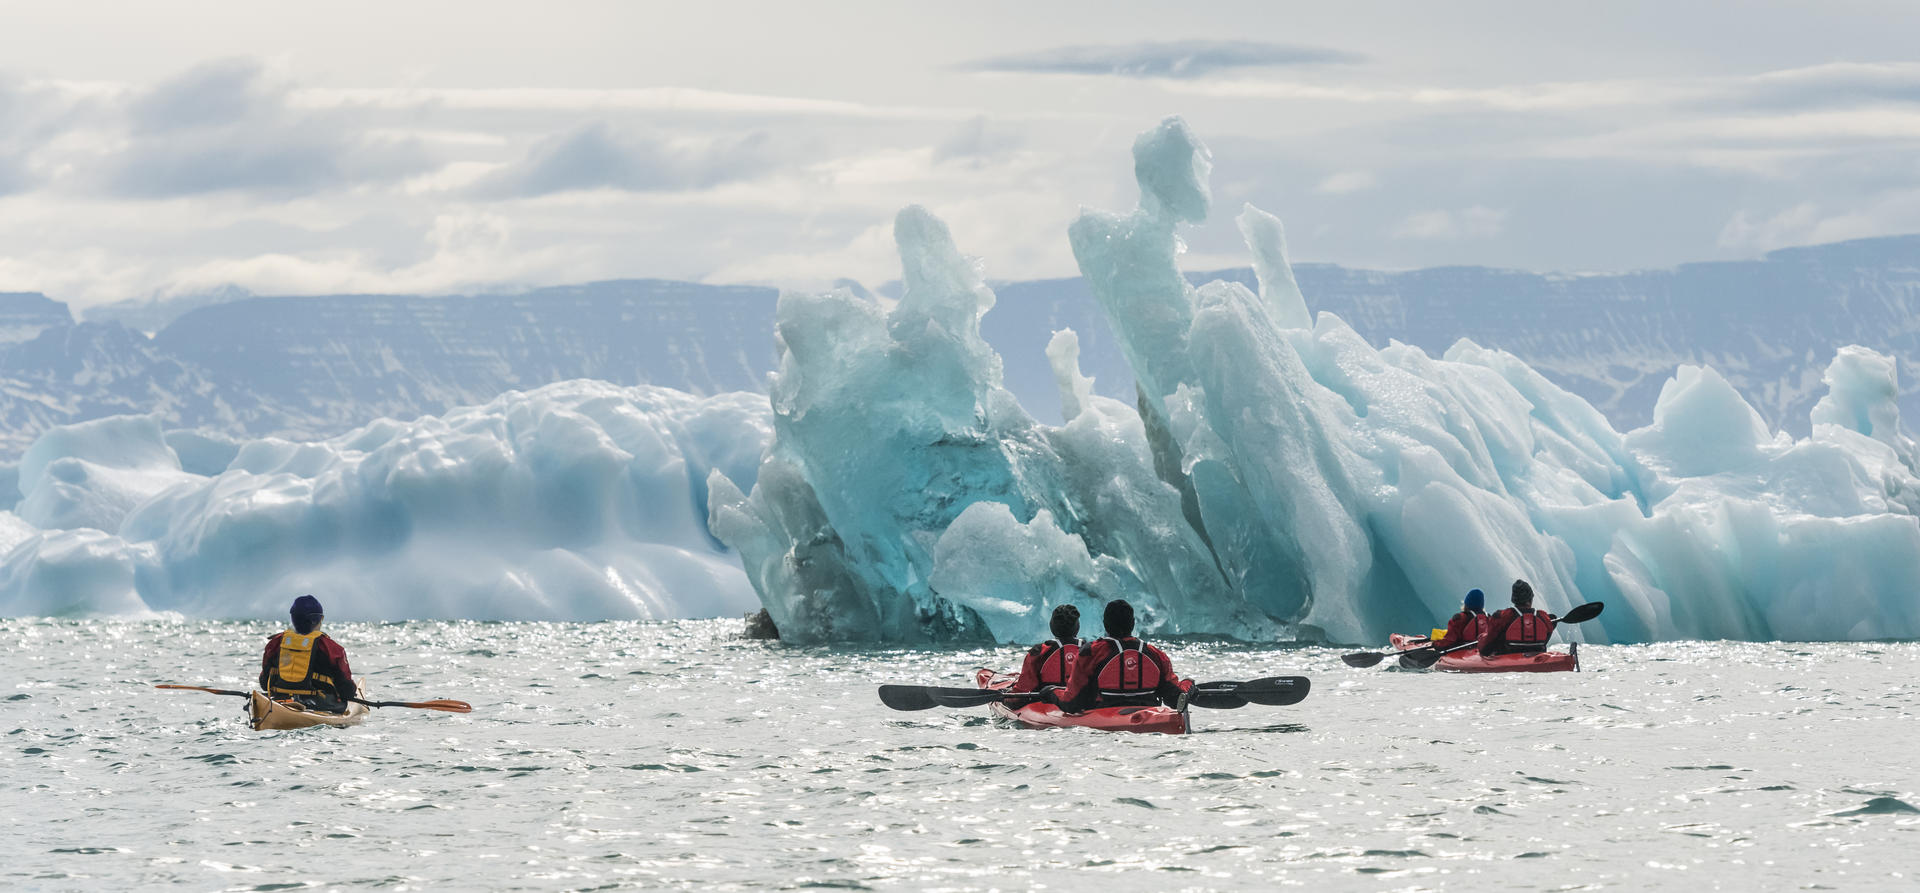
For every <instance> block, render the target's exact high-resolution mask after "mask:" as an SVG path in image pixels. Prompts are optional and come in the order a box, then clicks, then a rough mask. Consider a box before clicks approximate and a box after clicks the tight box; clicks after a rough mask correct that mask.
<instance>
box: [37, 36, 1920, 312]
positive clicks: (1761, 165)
mask: <svg viewBox="0 0 1920 893" xmlns="http://www.w3.org/2000/svg"><path fill="white" fill-rule="evenodd" d="M1186 6H1198V5H1176V4H1166V3H1132V2H1114V3H1082V2H1054V3H1046V4H1034V3H1025V2H1023V3H1000V2H969V3H965V4H947V5H944V6H941V7H935V6H932V5H930V4H920V3H897V2H880V3H865V2H835V3H832V4H797V3H790V2H782V3H731V2H703V3H699V4H680V3H676V4H664V3H645V2H618V3H595V2H563V3H556V4H527V3H494V2H486V0H464V2H458V3H441V2H418V0H412V2H407V3H392V2H380V3H363V2H352V0H347V2H332V3H326V4H303V5H293V4H261V3H212V2H172V3H167V4H147V3H133V2H125V3H115V4H105V3H94V2H85V0H77V2H63V3H59V4H52V3H42V4H35V5H25V4H16V3H8V5H7V8H6V11H5V13H4V15H5V19H6V27H5V28H0V290H21V291H40V292H45V293H47V294H48V295H50V296H52V297H54V298H57V299H60V300H64V301H68V302H70V303H72V304H75V305H77V306H85V305H90V304H96V303H104V302H110V301H118V300H128V299H134V300H144V299H150V298H155V297H162V298H164V297H172V296H185V295H194V294H201V293H207V292H212V291H217V290H222V289H227V288H232V287H238V288H243V289H247V290H249V291H252V292H255V293H260V294H325V293H341V292H386V293H429V294H449V293H464V292H475V291H492V290H502V289H516V288H523V287H528V286H539V285H552V284H561V283H570V282H583V281H590V280H597V279H608V278H620V277H659V278H670V279H686V280H694V281H703V282H714V283H757V284H771V285H777V286H782V287H789V288H815V287H823V286H824V285H826V284H827V283H831V282H832V281H834V280H836V279H841V278H851V279H854V280H857V281H860V282H864V283H867V284H869V285H878V284H880V283H883V282H886V281H888V280H891V279H894V278H896V277H897V276H898V268H899V267H898V259H897V256H896V255H895V253H894V251H893V248H892V244H891V227H892V217H893V215H894V213H895V212H897V211H898V210H899V209H900V208H901V207H903V206H905V205H908V204H922V205H925V206H927V207H928V208H929V209H931V210H932V211H933V212H934V213H935V214H936V215H939V216H940V217H941V218H943V219H945V220H946V221H947V222H948V223H949V224H950V225H951V227H952V229H953V232H954V235H955V238H956V239H957V240H958V242H959V243H960V246H961V249H962V250H963V251H965V252H967V253H968V254H971V255H975V256H977V257H979V258H980V259H981V263H982V265H983V267H984V268H985V270H986V272H987V275H988V276H989V277H991V278H993V279H1001V280H1015V279H1032V278H1042V277H1052V276H1070V275H1074V273H1075V268H1074V265H1073V259H1072V255H1071V252H1070V250H1069V248H1068V246H1067V241H1066V235H1065V234H1066V228H1067V226H1068V224H1069V223H1070V222H1071V221H1072V220H1073V218H1074V216H1075V215H1077V214H1078V213H1079V212H1080V210H1081V208H1083V207H1092V208H1103V209H1114V210H1125V209H1127V208H1130V207H1132V205H1133V203H1134V201H1135V198H1136V190H1135V188H1134V186H1133V184H1132V164H1131V159H1130V156H1129V148H1130V146H1131V143H1132V139H1133V137H1134V135H1135V134H1137V133H1138V132H1140V131H1142V130H1145V129H1147V128H1148V127H1151V126H1152V125H1153V124H1154V123H1156V122H1157V121H1159V120H1160V119H1161V118H1163V117H1165V116H1167V115H1174V114H1177V115H1181V116H1183V117H1185V118H1186V119H1187V121H1188V122H1189V124H1190V125H1191V126H1192V127H1193V129H1194V131H1195V132H1196V133H1197V134H1198V135H1199V136H1200V137H1201V139H1202V140H1204V141H1205V142H1206V143H1207V145H1208V146H1209V148H1210V149H1211V151H1212V154H1213V164H1214V168H1213V188H1214V197H1215V202H1216V204H1215V212H1214V215H1213V219H1211V220H1210V221H1209V222H1208V223H1206V224H1204V225H1201V226H1198V227H1196V228H1195V229H1194V230H1192V231H1191V232H1189V233H1187V234H1186V241H1187V243H1188V245H1189V255H1188V258H1187V261H1186V263H1187V265H1188V267H1189V268H1190V269H1195V270H1203V269H1214V268H1220V267H1229V266H1244V265H1245V264H1246V263H1247V258H1246V256H1245V253H1244V250H1243V249H1242V246H1241V245H1240V244H1239V241H1238V236H1237V233H1236V231H1235V229H1234V226H1233V223H1232V217H1233V216H1234V214H1235V213H1237V212H1238V209H1239V207H1240V206H1241V205H1242V204H1243V203H1246V202H1252V203H1253V204H1255V205H1258V206H1260V207H1262V208H1264V209H1266V210H1269V211H1271V212H1273V213H1275V214H1278V215H1279V216H1280V217H1281V218H1282V219H1283V220H1284V221H1285V222H1286V225H1287V232H1288V240H1289V245H1290V248H1291V251H1292V254H1293V257H1294V259H1295V261H1296V262H1329V263H1340V264H1345V265H1349V266H1358V267H1370V268H1383V269H1410V268H1417V267H1427V266H1438V265H1449V264H1484V265H1492V266H1502V267H1515V268H1523V269H1531V270H1538V271H1563V272H1583V271H1618V270H1628V269H1642V268H1655V267H1666V266H1672V265H1675V264H1679V263H1684V262H1690V261H1704V260H1719V259H1741V258H1751V257H1755V256H1758V255H1760V254H1762V253H1764V252H1766V251H1768V250H1772V249H1774V248H1779V247H1786V246H1791V245H1800V244H1812V243H1819V242H1829V241H1838V240H1844V239H1851V238H1860V237H1867V236H1876V235H1892V234H1898V233H1908V232H1920V152H1916V151H1915V150H1916V148H1920V61H1915V60H1916V59H1920V54H1916V53H1915V52H1914V49H1913V46H1914V42H1913V36H1914V35H1916V34H1920V4H1911V3H1895V2H1848V0H1831V2H1823V3H1819V4H1813V3H1807V4H1784V3H1773V2H1742V3H1688V2H1673V0H1668V2H1657V3H1655V2H1638V0H1622V2H1613V3H1608V4H1579V5H1575V4H1541V3H1537V2H1513V3H1510V2H1484V0H1481V2H1473V0H1469V2H1455V3H1447V4H1435V3H1427V2H1405V3H1375V2H1354V0H1348V2H1342V3H1316V4H1292V3H1275V2H1261V3H1211V4H1206V5H1204V7H1203V8H1199V9H1191V8H1186Z"/></svg>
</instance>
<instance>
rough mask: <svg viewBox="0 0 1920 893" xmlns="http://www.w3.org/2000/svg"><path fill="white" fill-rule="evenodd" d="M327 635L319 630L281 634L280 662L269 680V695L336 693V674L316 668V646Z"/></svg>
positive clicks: (291, 631) (328, 694) (288, 631)
mask: <svg viewBox="0 0 1920 893" xmlns="http://www.w3.org/2000/svg"><path fill="white" fill-rule="evenodd" d="M326 637H327V634H326V633H323V632H321V631H319V630H317V629H316V630H314V631H313V632H310V633H306V634H304V635H303V634H301V633H297V632H294V631H293V630H287V631H286V632H283V633H281V634H280V665H279V666H278V667H277V668H276V669H275V671H274V674H273V676H271V677H269V678H268V679H267V690H268V694H288V695H327V696H329V697H331V696H332V695H333V693H334V681H333V677H332V676H328V675H327V674H325V673H316V672H314V671H313V647H314V646H315V645H318V644H319V643H320V640H321V639H324V638H326Z"/></svg>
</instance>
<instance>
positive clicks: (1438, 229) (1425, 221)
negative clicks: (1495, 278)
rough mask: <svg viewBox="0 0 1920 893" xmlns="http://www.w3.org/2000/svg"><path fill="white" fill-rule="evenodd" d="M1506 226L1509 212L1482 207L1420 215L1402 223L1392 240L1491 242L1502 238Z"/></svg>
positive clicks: (1411, 216)
mask: <svg viewBox="0 0 1920 893" xmlns="http://www.w3.org/2000/svg"><path fill="white" fill-rule="evenodd" d="M1506 222H1507V212H1506V211H1504V210H1495V209H1493V208H1488V207H1485V206H1483V205H1474V206H1472V207H1469V208H1462V209H1460V210H1458V211H1444V210H1442V211H1419V212H1416V213H1413V214H1409V215H1407V216H1406V217H1405V218H1403V219H1401V221H1400V222H1399V224H1397V225H1395V226H1394V228H1393V237H1394V238H1396V239H1426V240H1433V241H1441V240H1449V241H1451V240H1464V239H1491V238H1493V237H1494V236H1497V235H1500V231H1501V230H1502V229H1504V228H1505V227H1506Z"/></svg>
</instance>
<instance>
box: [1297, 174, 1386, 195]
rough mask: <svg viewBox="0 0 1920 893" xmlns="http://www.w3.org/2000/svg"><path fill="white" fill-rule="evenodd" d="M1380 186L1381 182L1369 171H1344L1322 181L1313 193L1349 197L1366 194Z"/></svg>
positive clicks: (1314, 188)
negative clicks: (1357, 193) (1348, 195)
mask: <svg viewBox="0 0 1920 893" xmlns="http://www.w3.org/2000/svg"><path fill="white" fill-rule="evenodd" d="M1379 186H1380V181H1379V180H1378V179H1376V178H1375V177H1374V176H1373V174H1372V173H1370V172H1368V171H1342V172H1340V173H1337V174H1334V175H1333V176H1330V177H1328V178H1326V179H1324V180H1321V181H1320V185H1318V186H1315V187H1313V191H1315V192H1318V193H1320V194H1322V195H1347V194H1349V193H1354V192H1366V191H1367V190H1370V189H1376V188H1378V187H1379Z"/></svg>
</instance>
